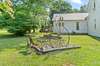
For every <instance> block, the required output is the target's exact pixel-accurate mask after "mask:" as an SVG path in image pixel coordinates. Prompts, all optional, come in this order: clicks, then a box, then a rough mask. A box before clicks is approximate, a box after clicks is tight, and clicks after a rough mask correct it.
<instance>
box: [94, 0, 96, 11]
mask: <svg viewBox="0 0 100 66" xmlns="http://www.w3.org/2000/svg"><path fill="white" fill-rule="evenodd" d="M95 8H96V4H95V0H94V4H93V9H94V10H95Z"/></svg>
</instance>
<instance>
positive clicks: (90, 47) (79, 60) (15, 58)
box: [0, 31, 100, 66]
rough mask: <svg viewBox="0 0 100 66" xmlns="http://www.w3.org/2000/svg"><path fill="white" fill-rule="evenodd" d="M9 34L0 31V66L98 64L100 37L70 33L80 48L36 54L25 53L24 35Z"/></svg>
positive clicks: (80, 65) (77, 65) (88, 65)
mask: <svg viewBox="0 0 100 66" xmlns="http://www.w3.org/2000/svg"><path fill="white" fill-rule="evenodd" d="M9 35H10V34H9V33H7V32H5V31H1V32H0V66H100V38H96V37H91V36H88V35H72V36H71V43H72V44H76V45H80V46H81V48H79V49H70V50H64V51H56V52H51V53H47V54H45V55H36V54H35V52H34V51H33V53H32V54H28V53H27V48H26V38H25V37H13V36H9Z"/></svg>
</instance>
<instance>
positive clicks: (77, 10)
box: [72, 9, 80, 13]
mask: <svg viewBox="0 0 100 66" xmlns="http://www.w3.org/2000/svg"><path fill="white" fill-rule="evenodd" d="M72 12H73V13H79V12H80V10H79V9H72Z"/></svg>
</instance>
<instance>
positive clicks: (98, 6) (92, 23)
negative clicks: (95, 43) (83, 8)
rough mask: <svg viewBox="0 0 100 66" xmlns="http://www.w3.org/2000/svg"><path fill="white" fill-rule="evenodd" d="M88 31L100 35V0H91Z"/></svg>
mask: <svg viewBox="0 0 100 66" xmlns="http://www.w3.org/2000/svg"><path fill="white" fill-rule="evenodd" d="M88 13H89V17H88V33H89V34H90V35H93V36H97V37H100V0H89V4H88Z"/></svg>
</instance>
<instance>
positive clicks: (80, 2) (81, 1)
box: [67, 0, 88, 9]
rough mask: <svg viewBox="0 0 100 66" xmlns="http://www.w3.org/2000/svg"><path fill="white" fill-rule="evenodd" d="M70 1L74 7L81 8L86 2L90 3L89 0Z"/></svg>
mask: <svg viewBox="0 0 100 66" xmlns="http://www.w3.org/2000/svg"><path fill="white" fill-rule="evenodd" d="M67 1H68V2H69V3H71V5H72V7H73V8H77V9H80V7H81V6H82V5H84V4H87V3H88V0H67Z"/></svg>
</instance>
